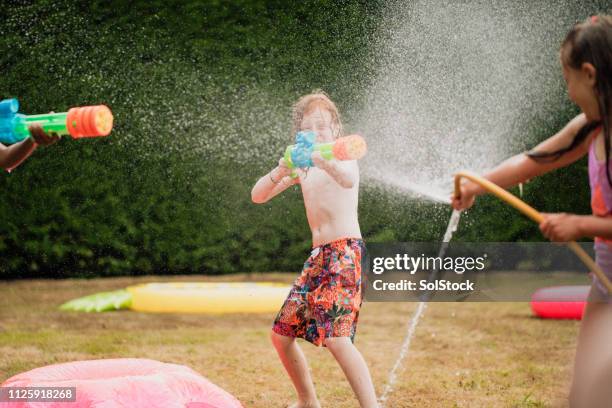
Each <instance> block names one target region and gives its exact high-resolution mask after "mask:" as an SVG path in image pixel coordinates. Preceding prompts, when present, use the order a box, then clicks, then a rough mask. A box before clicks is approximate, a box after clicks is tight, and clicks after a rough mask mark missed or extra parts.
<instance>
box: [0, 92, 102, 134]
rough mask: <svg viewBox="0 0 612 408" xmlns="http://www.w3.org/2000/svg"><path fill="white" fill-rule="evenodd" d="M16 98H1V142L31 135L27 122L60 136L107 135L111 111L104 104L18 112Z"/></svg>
mask: <svg viewBox="0 0 612 408" xmlns="http://www.w3.org/2000/svg"><path fill="white" fill-rule="evenodd" d="M17 111H19V102H18V101H17V99H5V100H3V101H2V102H0V143H4V144H13V143H17V142H20V141H22V140H24V139H27V138H28V137H30V131H29V130H28V126H30V125H39V126H41V127H42V129H43V130H44V131H45V132H53V133H57V134H58V135H60V136H67V135H70V136H72V138H73V139H79V138H82V137H99V136H107V135H108V134H109V133H110V131H111V130H112V128H113V114H112V113H111V111H110V109H109V108H108V107H106V106H105V105H96V106H81V107H78V108H71V109H70V110H69V111H68V112H61V113H47V114H43V115H24V114H21V113H17Z"/></svg>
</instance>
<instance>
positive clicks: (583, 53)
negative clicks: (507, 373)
mask: <svg viewBox="0 0 612 408" xmlns="http://www.w3.org/2000/svg"><path fill="white" fill-rule="evenodd" d="M560 57H561V65H562V67H563V76H564V78H565V81H566V83H567V89H568V93H569V97H570V99H571V100H572V101H573V102H575V103H576V104H577V105H578V106H579V107H580V109H581V110H582V113H581V114H580V115H578V116H577V117H575V118H574V119H573V120H571V121H570V122H569V123H568V124H567V125H566V126H565V128H563V129H562V130H561V131H560V132H559V133H557V134H556V135H554V136H553V137H551V138H550V139H548V140H546V141H544V142H543V143H541V144H540V145H538V146H537V147H536V148H535V149H534V150H532V151H531V152H528V153H526V154H520V155H518V156H515V157H512V158H511V159H508V160H506V161H505V162H503V163H502V164H500V165H499V166H498V167H497V168H495V169H494V170H493V171H491V172H490V173H488V174H487V175H486V178H487V179H489V180H491V181H492V182H494V183H496V184H498V185H500V186H502V187H510V186H513V185H516V184H518V183H520V182H523V181H525V180H528V179H530V178H532V177H534V176H538V175H541V174H543V173H546V172H549V171H552V170H554V169H557V168H559V167H564V166H568V165H569V164H571V163H573V162H575V161H576V160H578V159H580V158H581V157H583V156H584V155H586V154H588V160H589V180H590V186H591V207H592V211H593V215H590V216H580V215H574V214H548V215H546V217H545V220H544V221H543V222H542V223H541V224H540V229H541V231H542V233H543V234H544V235H545V236H546V237H548V238H549V239H551V240H553V241H563V242H565V241H572V240H576V239H578V238H581V237H594V238H595V253H596V261H597V264H598V265H599V266H600V267H601V268H602V269H603V270H604V272H605V273H606V274H607V275H608V276H609V277H610V279H612V177H611V171H610V167H611V163H610V149H611V137H612V134H611V128H610V127H611V125H612V124H611V121H612V17H610V16H594V17H591V18H589V19H588V20H587V21H586V22H583V23H579V24H576V25H575V26H574V28H573V29H572V30H571V31H570V32H569V33H568V34H567V36H566V38H565V40H564V41H563V43H562V45H561V53H560ZM484 193H485V191H484V190H483V189H481V188H480V187H479V186H478V185H477V184H475V183H472V182H466V183H464V184H463V185H462V186H461V198H460V199H457V198H453V207H454V208H455V209H465V208H469V207H471V206H472V204H473V203H474V198H475V196H477V195H481V194H484ZM611 301H612V294H610V293H607V291H606V290H605V288H604V287H603V286H602V284H601V283H600V282H599V281H598V280H597V278H596V277H593V285H592V286H591V291H590V294H589V298H588V304H587V307H586V309H585V313H584V317H583V320H582V326H581V328H580V335H579V337H578V347H577V350H576V359H575V365H574V379H573V384H572V391H571V394H570V404H571V406H575V407H600V406H601V407H603V406H606V407H607V406H610V404H611V401H612V390H611V389H610V387H609V384H608V382H609V381H607V380H609V375H610V374H612V372H611V370H612V304H611Z"/></svg>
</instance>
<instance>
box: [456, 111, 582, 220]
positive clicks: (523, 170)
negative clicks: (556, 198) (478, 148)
mask: <svg viewBox="0 0 612 408" xmlns="http://www.w3.org/2000/svg"><path fill="white" fill-rule="evenodd" d="M586 123H587V120H586V117H585V115H584V114H580V115H578V116H577V117H575V118H574V119H572V120H571V121H570V122H569V123H568V124H567V125H566V126H565V127H564V128H563V129H561V131H559V133H557V134H556V135H554V136H552V137H551V138H549V139H547V140H545V141H544V142H542V143H540V144H539V145H538V146H536V148H535V149H534V151H538V152H554V151H556V150H559V149H561V148H563V147H566V146H568V145H569V144H570V143H571V142H572V140H573V138H574V136H575V135H576V133H578V131H579V130H580V129H581V128H582V127H583V126H584V125H585V124H586ZM590 142H591V140H590V139H589V138H587V139H585V141H584V142H583V143H582V144H581V145H579V146H578V147H577V148H576V149H574V150H572V151H570V152H567V153H565V154H564V155H563V156H561V157H560V158H558V159H557V160H550V161H536V160H533V159H531V158H530V157H529V156H527V155H526V154H524V153H521V154H518V155H516V156H514V157H511V158H510V159H508V160H506V161H504V162H502V163H501V164H500V165H499V166H497V167H496V168H495V169H493V170H491V171H490V172H489V173H487V174H485V176H484V177H485V178H486V179H488V180H490V181H492V182H493V183H495V184H497V185H499V186H501V187H504V188H508V187H512V186H515V185H516V184H518V183H521V182H524V181H526V180H529V179H531V178H533V177H536V176H540V175H542V174H544V173H548V172H550V171H552V170H555V169H558V168H560V167H565V166H568V165H569V164H571V163H573V162H575V161H577V160H578V159H580V158H581V157H582V156H584V155H585V154H586V153H587V152H588V150H589V143H590ZM485 193H486V191H485V190H484V189H483V188H482V187H480V186H479V185H478V184H476V183H473V182H471V181H467V182H465V183H464V184H463V185H462V186H461V199H456V198H455V197H453V198H452V204H453V207H454V208H455V209H457V210H461V209H465V208H469V207H471V206H472V204H473V202H474V197H475V196H478V195H482V194H485Z"/></svg>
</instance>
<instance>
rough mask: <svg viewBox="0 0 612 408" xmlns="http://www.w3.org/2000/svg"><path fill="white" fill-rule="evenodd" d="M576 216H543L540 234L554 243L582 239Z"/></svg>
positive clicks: (563, 214) (559, 214)
mask: <svg viewBox="0 0 612 408" xmlns="http://www.w3.org/2000/svg"><path fill="white" fill-rule="evenodd" d="M578 224H579V222H578V216H577V215H573V214H566V213H558V214H544V221H542V222H541V223H540V230H541V231H542V234H544V236H545V237H546V238H548V239H550V240H551V241H554V242H568V241H575V240H577V239H578V238H581V237H582V234H581V232H580V228H579V227H578Z"/></svg>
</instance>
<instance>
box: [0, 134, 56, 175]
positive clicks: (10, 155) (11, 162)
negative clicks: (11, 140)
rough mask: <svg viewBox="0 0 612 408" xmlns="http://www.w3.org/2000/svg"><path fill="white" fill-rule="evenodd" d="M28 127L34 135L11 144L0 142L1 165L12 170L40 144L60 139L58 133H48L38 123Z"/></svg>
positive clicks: (47, 143) (44, 144)
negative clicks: (6, 144)
mask: <svg viewBox="0 0 612 408" xmlns="http://www.w3.org/2000/svg"><path fill="white" fill-rule="evenodd" d="M28 129H29V131H30V134H31V135H32V137H28V138H27V139H25V140H22V141H21V142H19V143H15V144H13V145H10V146H5V145H3V144H1V143H0V167H2V168H3V169H5V170H12V169H14V168H15V167H17V166H19V165H20V164H21V163H22V162H23V161H24V160H25V159H27V158H28V157H29V156H30V155H31V154H32V153H33V152H34V150H36V147H37V146H38V145H43V146H46V145H50V144H53V143H55V142H56V141H57V140H58V139H59V136H57V135H56V134H51V135H48V134H46V133H45V132H44V131H43V130H42V128H41V127H40V126H38V125H33V126H30V127H29V128H28Z"/></svg>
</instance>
